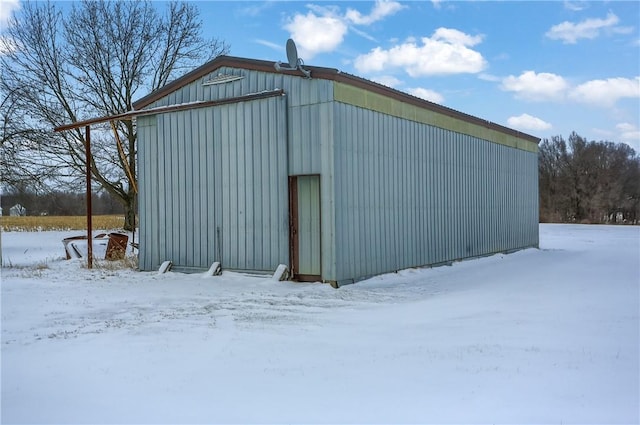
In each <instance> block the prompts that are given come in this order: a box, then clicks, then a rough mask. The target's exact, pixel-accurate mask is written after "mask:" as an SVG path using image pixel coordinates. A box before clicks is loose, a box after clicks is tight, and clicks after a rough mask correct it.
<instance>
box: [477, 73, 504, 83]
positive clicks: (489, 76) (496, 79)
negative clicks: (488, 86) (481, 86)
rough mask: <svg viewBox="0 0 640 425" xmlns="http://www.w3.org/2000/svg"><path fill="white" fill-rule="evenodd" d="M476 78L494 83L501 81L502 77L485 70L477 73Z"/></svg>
mask: <svg viewBox="0 0 640 425" xmlns="http://www.w3.org/2000/svg"><path fill="white" fill-rule="evenodd" d="M478 78H479V79H481V80H483V81H491V82H494V83H497V82H499V81H502V78H500V77H498V76H497V75H493V74H487V73H486V72H483V73H481V74H479V75H478Z"/></svg>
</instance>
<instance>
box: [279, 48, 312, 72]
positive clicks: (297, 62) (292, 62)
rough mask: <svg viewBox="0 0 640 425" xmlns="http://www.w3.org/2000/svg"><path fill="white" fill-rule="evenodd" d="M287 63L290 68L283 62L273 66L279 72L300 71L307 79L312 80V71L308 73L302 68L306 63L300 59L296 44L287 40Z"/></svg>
mask: <svg viewBox="0 0 640 425" xmlns="http://www.w3.org/2000/svg"><path fill="white" fill-rule="evenodd" d="M287 61H288V62H289V64H288V66H287V65H285V64H283V63H282V62H279V61H278V62H276V63H275V64H273V66H274V67H275V68H276V70H277V71H296V70H297V71H300V72H302V73H303V74H304V76H305V77H307V78H311V71H308V70H306V69H304V68H303V67H302V65H303V64H304V62H303V61H302V59H300V58H299V57H298V48H297V47H296V43H295V42H294V41H293V40H292V39H288V40H287Z"/></svg>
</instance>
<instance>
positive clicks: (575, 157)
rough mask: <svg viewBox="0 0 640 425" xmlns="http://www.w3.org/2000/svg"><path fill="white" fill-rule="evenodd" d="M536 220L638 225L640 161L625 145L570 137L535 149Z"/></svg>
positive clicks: (551, 141) (548, 140) (556, 138)
mask: <svg viewBox="0 0 640 425" xmlns="http://www.w3.org/2000/svg"><path fill="white" fill-rule="evenodd" d="M538 177H539V196H540V221H541V222H565V223H631V224H637V223H638V221H639V220H640V156H638V154H637V153H636V152H635V151H634V150H633V149H632V148H631V147H630V146H628V145H626V144H624V143H613V142H605V141H599V142H596V141H590V142H589V141H587V139H585V138H584V137H581V136H579V135H578V134H576V133H575V132H574V133H571V135H570V136H569V138H568V140H565V139H564V138H563V137H562V136H555V137H552V138H551V139H544V140H543V141H542V142H541V143H540V145H539V156H538Z"/></svg>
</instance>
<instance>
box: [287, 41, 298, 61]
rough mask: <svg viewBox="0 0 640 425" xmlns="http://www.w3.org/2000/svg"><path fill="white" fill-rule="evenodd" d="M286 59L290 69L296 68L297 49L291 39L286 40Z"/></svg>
mask: <svg viewBox="0 0 640 425" xmlns="http://www.w3.org/2000/svg"><path fill="white" fill-rule="evenodd" d="M287 59H288V60H289V66H290V67H291V68H297V67H298V48H297V47H296V43H295V41H293V39H291V38H290V39H288V40H287Z"/></svg>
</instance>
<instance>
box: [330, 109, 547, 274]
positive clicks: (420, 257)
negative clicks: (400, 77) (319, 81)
mask: <svg viewBox="0 0 640 425" xmlns="http://www.w3.org/2000/svg"><path fill="white" fill-rule="evenodd" d="M334 120H335V122H336V126H335V139H334V145H335V153H334V155H335V169H334V171H335V183H334V184H335V189H334V190H335V208H336V210H335V211H336V215H335V220H336V224H335V228H336V242H335V249H336V262H337V264H336V279H337V280H339V281H345V280H350V279H353V278H359V277H363V276H370V275H374V274H379V273H384V272H389V271H394V270H399V269H403V268H407V267H413V266H421V265H428V264H436V263H441V262H446V261H452V260H456V259H461V258H465V257H472V256H479V255H485V254H489V253H493V252H500V251H506V250H511V249H517V248H522V247H527V246H536V245H537V244H538V233H537V232H538V230H537V229H538V217H537V211H538V206H537V202H538V196H537V155H536V154H535V153H532V152H527V151H524V150H519V149H514V148H511V147H507V146H504V145H499V144H496V143H491V142H489V141H486V140H482V139H478V138H475V137H472V136H468V135H463V134H460V133H455V132H452V131H449V130H443V129H440V128H437V127H433V126H429V125H426V124H422V123H417V122H414V121H408V120H404V119H400V118H396V117H392V116H389V115H385V114H381V113H379V112H374V111H371V110H367V109H363V108H358V107H355V106H351V105H346V104H343V103H337V102H336V103H335V113H334Z"/></svg>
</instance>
